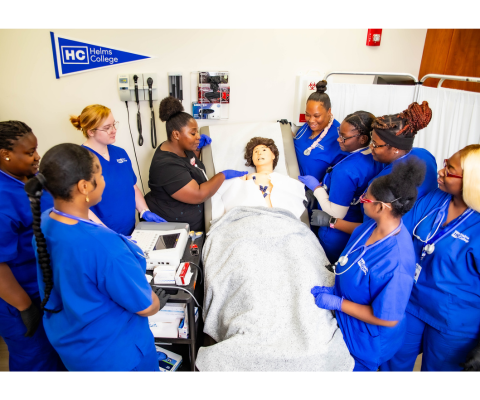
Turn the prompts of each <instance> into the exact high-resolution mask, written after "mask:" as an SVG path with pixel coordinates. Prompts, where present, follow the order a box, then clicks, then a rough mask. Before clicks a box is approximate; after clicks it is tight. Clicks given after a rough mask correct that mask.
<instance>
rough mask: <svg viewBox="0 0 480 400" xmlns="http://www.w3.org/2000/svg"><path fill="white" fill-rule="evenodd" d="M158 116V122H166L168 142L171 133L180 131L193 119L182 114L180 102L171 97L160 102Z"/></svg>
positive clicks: (184, 113)
mask: <svg viewBox="0 0 480 400" xmlns="http://www.w3.org/2000/svg"><path fill="white" fill-rule="evenodd" d="M159 115H160V120H161V121H163V122H166V124H165V128H166V130H167V138H168V140H170V141H171V140H172V132H173V131H181V129H182V128H183V127H184V126H187V124H188V123H189V122H190V120H191V119H192V118H193V117H192V116H191V115H190V114H188V113H186V112H184V109H183V105H182V103H180V100H178V99H176V98H175V97H172V96H168V97H165V98H164V99H163V100H162V101H161V102H160V107H159Z"/></svg>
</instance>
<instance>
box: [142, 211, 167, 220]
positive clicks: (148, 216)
mask: <svg viewBox="0 0 480 400" xmlns="http://www.w3.org/2000/svg"><path fill="white" fill-rule="evenodd" d="M142 218H143V219H144V220H145V221H147V222H167V221H166V220H164V219H163V218H162V217H159V216H158V215H157V214H155V213H153V212H151V211H145V212H144V213H143V215H142Z"/></svg>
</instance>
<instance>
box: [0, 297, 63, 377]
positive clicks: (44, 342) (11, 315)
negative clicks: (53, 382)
mask: <svg viewBox="0 0 480 400" xmlns="http://www.w3.org/2000/svg"><path fill="white" fill-rule="evenodd" d="M32 300H33V301H34V302H35V303H36V304H37V305H38V306H40V299H39V298H36V299H32ZM26 332H27V328H26V327H25V325H24V324H23V322H22V318H21V317H20V312H19V311H18V310H17V309H16V308H15V307H13V306H11V305H10V304H8V303H6V302H5V301H4V300H3V299H0V336H2V337H3V339H4V340H5V343H6V344H7V346H8V353H9V368H10V371H65V367H64V365H63V363H62V360H61V359H60V357H59V356H58V354H57V352H56V351H55V350H54V348H53V347H52V345H51V344H50V342H49V341H48V338H47V335H46V334H45V330H44V329H43V318H42V320H41V322H40V325H39V326H38V329H37V330H36V332H35V334H34V335H33V336H32V337H25V336H24V335H25V333H26Z"/></svg>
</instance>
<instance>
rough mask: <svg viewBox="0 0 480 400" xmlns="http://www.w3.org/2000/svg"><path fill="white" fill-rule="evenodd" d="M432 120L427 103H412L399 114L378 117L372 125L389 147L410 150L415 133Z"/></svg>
mask: <svg viewBox="0 0 480 400" xmlns="http://www.w3.org/2000/svg"><path fill="white" fill-rule="evenodd" d="M431 119H432V110H431V108H430V107H429V106H428V102H426V101H424V102H423V103H422V104H421V105H420V104H418V103H417V102H414V103H412V104H410V105H409V106H408V108H407V109H406V110H404V111H402V112H401V113H400V114H393V115H384V116H382V117H378V118H376V119H375V121H374V122H373V124H372V129H374V130H375V132H376V133H377V135H378V136H380V138H381V139H382V140H383V141H384V142H385V143H387V144H389V145H390V146H393V147H396V148H397V149H400V150H407V151H408V150H411V148H412V146H413V139H414V138H415V135H416V134H417V132H418V131H419V130H421V129H423V128H425V127H426V126H427V125H428V124H429V123H430V121H431Z"/></svg>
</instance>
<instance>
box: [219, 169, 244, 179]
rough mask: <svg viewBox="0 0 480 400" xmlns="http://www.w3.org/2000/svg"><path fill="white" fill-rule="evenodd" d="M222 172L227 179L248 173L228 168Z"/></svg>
mask: <svg viewBox="0 0 480 400" xmlns="http://www.w3.org/2000/svg"><path fill="white" fill-rule="evenodd" d="M222 174H223V175H225V179H232V178H240V177H241V176H244V175H247V174H248V171H235V170H234V169H226V170H225V171H222Z"/></svg>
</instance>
